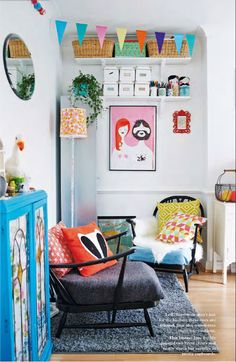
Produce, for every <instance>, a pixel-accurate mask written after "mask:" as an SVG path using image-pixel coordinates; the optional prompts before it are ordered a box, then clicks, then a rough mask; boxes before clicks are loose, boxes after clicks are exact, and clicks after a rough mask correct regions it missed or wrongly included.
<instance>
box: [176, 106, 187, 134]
mask: <svg viewBox="0 0 236 362" xmlns="http://www.w3.org/2000/svg"><path fill="white" fill-rule="evenodd" d="M190 122H191V114H190V113H189V112H188V111H183V110H181V111H176V112H174V113H173V123H174V125H173V132H174V133H190V132H191V130H190Z"/></svg>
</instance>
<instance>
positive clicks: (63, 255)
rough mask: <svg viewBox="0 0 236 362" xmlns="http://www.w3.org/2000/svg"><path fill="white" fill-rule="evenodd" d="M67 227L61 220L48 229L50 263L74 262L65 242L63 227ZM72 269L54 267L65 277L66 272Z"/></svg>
mask: <svg viewBox="0 0 236 362" xmlns="http://www.w3.org/2000/svg"><path fill="white" fill-rule="evenodd" d="M65 227H66V226H65V224H64V223H63V222H59V224H57V225H56V226H54V227H53V228H51V229H49V230H48V253H49V262H50V264H60V263H68V264H69V263H73V259H72V256H71V253H70V250H69V249H68V247H67V246H66V245H65V243H64V236H63V233H62V228H65ZM70 270H71V269H65V268H57V269H53V271H54V272H55V274H57V275H58V277H63V276H64V275H65V274H67V273H69V271H70Z"/></svg>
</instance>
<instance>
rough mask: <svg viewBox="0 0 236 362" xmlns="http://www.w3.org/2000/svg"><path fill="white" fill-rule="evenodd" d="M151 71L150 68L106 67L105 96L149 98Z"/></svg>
mask: <svg viewBox="0 0 236 362" xmlns="http://www.w3.org/2000/svg"><path fill="white" fill-rule="evenodd" d="M150 80H151V70H150V68H149V67H145V66H138V67H137V68H135V67H128V66H123V67H120V69H118V67H105V68H104V87H103V94H104V96H118V95H119V96H120V97H132V96H134V95H135V96H149V91H150Z"/></svg>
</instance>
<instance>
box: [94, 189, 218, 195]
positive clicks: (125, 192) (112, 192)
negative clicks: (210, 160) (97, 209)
mask: <svg viewBox="0 0 236 362" xmlns="http://www.w3.org/2000/svg"><path fill="white" fill-rule="evenodd" d="M97 194H99V195H121V194H122V195H137V194H143V195H151V194H184V195H185V194H186V195H187V194H194V195H195V194H198V195H199V194H203V195H209V196H210V195H213V194H214V191H207V190H196V189H194V190H193V189H189V190H187V189H185V190H179V189H178V190H177V189H169V190H128V189H126V190H121V189H120V190H118V189H117V190H108V189H107V190H97Z"/></svg>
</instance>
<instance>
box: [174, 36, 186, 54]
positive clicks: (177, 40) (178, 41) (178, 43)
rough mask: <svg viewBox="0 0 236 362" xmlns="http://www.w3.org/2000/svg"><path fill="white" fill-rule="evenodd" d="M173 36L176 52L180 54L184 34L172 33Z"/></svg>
mask: <svg viewBox="0 0 236 362" xmlns="http://www.w3.org/2000/svg"><path fill="white" fill-rule="evenodd" d="M174 38H175V45H176V49H177V52H178V54H179V55H180V52H181V48H182V42H183V38H184V34H174Z"/></svg>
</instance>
